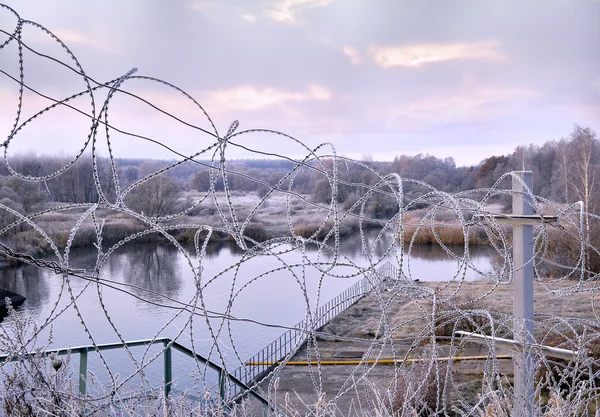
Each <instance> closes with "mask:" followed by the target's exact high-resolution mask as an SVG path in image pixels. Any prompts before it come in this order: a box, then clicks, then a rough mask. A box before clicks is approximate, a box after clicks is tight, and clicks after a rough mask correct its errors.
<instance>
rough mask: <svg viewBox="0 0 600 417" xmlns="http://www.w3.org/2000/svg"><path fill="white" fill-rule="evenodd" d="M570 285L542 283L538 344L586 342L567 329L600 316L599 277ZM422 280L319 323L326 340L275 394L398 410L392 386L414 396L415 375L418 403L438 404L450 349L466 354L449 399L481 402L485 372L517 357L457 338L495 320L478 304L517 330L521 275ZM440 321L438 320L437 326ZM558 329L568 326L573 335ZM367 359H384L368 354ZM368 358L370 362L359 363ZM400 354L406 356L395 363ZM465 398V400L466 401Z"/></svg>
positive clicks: (288, 373)
mask: <svg viewBox="0 0 600 417" xmlns="http://www.w3.org/2000/svg"><path fill="white" fill-rule="evenodd" d="M567 286H568V284H567V283H563V284H561V283H549V282H546V283H541V282H540V283H536V285H535V290H534V291H535V307H534V309H535V312H536V317H537V319H536V325H535V337H536V340H537V342H538V343H542V344H546V345H551V346H557V345H558V346H560V347H562V348H564V349H574V350H575V349H577V348H578V347H577V346H576V345H575V344H576V343H578V342H581V340H576V338H573V339H571V340H569V339H565V337H564V336H567V337H568V336H569V332H568V331H569V330H574V329H577V326H574V327H571V328H570V329H569V326H568V322H569V320H572V319H587V320H590V322H591V323H593V322H597V320H596V317H595V315H594V313H593V311H592V309H591V308H590V306H591V294H592V292H591V291H593V284H591V283H589V284H585V285H583V286H582V287H581V288H580V290H581V291H578V292H575V293H573V294H570V295H569V296H559V295H557V294H556V293H554V292H553V291H556V290H558V289H560V288H563V289H564V288H565V287H567ZM415 287H418V288H417V289H416V290H414V291H408V290H407V287H406V286H402V287H400V286H398V287H390V288H388V291H375V290H374V291H372V292H371V293H369V294H368V295H366V296H365V297H364V298H362V299H360V300H358V301H357V302H356V303H355V304H354V305H352V306H351V307H349V308H348V309H347V310H345V311H343V312H342V313H340V314H339V315H338V316H337V317H335V318H334V319H332V320H331V321H330V322H329V323H328V324H326V325H325V326H323V327H322V328H321V329H319V330H318V332H317V335H318V336H317V340H316V342H311V343H309V344H308V345H304V346H303V347H302V348H301V349H300V350H299V351H298V352H297V353H296V354H295V355H294V356H293V357H292V358H290V361H291V362H294V363H298V364H299V365H286V366H284V367H282V368H281V369H280V370H278V371H277V372H275V373H274V374H273V375H271V377H270V378H267V379H266V380H264V381H263V382H262V383H261V387H262V388H263V389H264V390H265V392H270V393H271V398H272V399H273V396H274V395H275V398H279V399H280V401H279V402H278V405H279V406H281V407H283V408H284V409H285V410H286V411H299V412H300V413H301V414H303V413H306V412H308V411H310V410H314V407H315V404H316V403H317V402H319V401H320V399H322V398H324V400H325V401H323V405H322V407H323V409H324V410H329V411H332V412H335V413H336V414H337V413H342V414H343V415H355V414H356V415H363V414H365V411H369V412H371V413H373V410H380V411H381V410H383V411H385V410H387V412H384V413H380V414H382V415H387V414H388V412H389V410H390V409H395V410H396V411H398V409H397V407H398V402H396V403H395V404H392V403H391V400H388V398H390V395H393V394H394V393H395V394H396V395H405V394H406V392H407V390H409V388H408V387H407V384H408V385H410V383H415V385H414V386H413V387H412V389H413V390H414V391H413V392H411V396H412V395H413V394H414V395H416V397H417V398H420V400H417V401H414V403H415V404H417V405H419V401H423V403H427V405H428V406H431V407H433V408H434V409H435V407H436V398H439V397H438V395H437V394H436V393H439V391H438V389H441V388H439V387H437V388H436V382H435V381H436V378H435V374H436V372H438V371H435V369H439V372H441V371H442V370H445V369H446V367H447V365H446V364H447V358H456V359H451V361H452V364H451V365H448V366H449V368H448V369H451V372H452V377H451V379H446V380H445V381H444V377H443V376H442V377H441V378H442V379H441V381H440V383H441V384H442V385H440V387H441V386H443V385H444V384H448V386H447V389H446V390H445V391H444V392H445V394H444V395H447V401H448V405H450V404H452V405H454V406H458V407H459V408H460V407H467V406H469V407H470V406H476V404H477V402H478V401H479V398H480V394H481V391H482V378H483V376H484V374H485V373H489V372H490V369H491V367H495V369H496V372H498V374H499V375H501V376H502V377H503V378H506V380H507V381H511V380H512V376H513V362H512V357H511V356H509V355H507V353H508V352H506V351H502V349H498V350H497V351H496V352H495V354H496V357H495V360H497V362H496V363H493V362H492V358H491V357H490V355H489V352H490V347H489V346H487V345H485V344H477V343H473V342H468V343H464V342H460V341H457V340H455V341H454V342H452V343H450V339H449V336H451V335H452V334H453V333H454V331H455V330H460V329H469V330H470V331H477V332H479V333H482V332H483V333H485V327H486V323H485V320H481V313H479V315H478V314H477V313H476V311H479V312H481V311H484V310H485V311H488V312H489V314H490V317H494V318H495V319H498V320H499V321H498V323H497V325H495V328H496V331H498V332H499V334H498V335H499V336H501V337H502V336H503V337H507V336H508V335H506V334H502V332H503V331H505V330H507V329H508V328H509V327H510V328H512V320H510V318H509V317H508V315H510V314H511V313H512V298H513V286H512V285H511V284H501V285H495V284H494V283H493V282H488V281H483V280H480V281H471V282H465V283H460V284H459V283H448V282H430V283H425V284H417V285H415ZM434 292H435V293H436V299H439V300H440V306H439V310H438V312H437V313H436V314H437V318H436V319H435V320H434V319H433V317H434V316H435V314H434V313H433V311H432V303H431V300H432V298H433V296H432V295H433V293H434ZM409 294H412V296H413V297H415V298H413V297H409V296H408V295H409ZM427 294H429V296H428V295H427ZM486 294H488V295H486ZM484 295H486V296H484ZM467 316H470V317H471V319H472V320H474V321H475V322H477V324H478V325H479V326H481V327H480V328H479V329H476V328H468V326H467V327H465V324H466V320H465V321H462V319H461V317H463V318H464V317H467ZM558 317H560V319H559V318H558ZM432 323H435V325H434V326H436V328H435V330H434V327H432ZM448 323H452V326H448V325H447V324H448ZM487 324H488V325H489V323H487ZM571 325H574V322H571ZM455 326H456V327H455ZM488 334H489V333H488ZM557 335H563V338H562V339H561V338H558V337H557ZM571 337H572V336H571ZM510 338H512V336H510ZM592 338H593V335H592ZM434 339H435V341H436V343H435V349H436V357H437V361H436V363H437V364H438V365H436V366H439V368H433V369H434V370H431V369H429V368H428V367H427V364H428V363H429V362H428V361H429V359H428V358H431V349H432V346H434V345H433V344H432V342H433V340H434ZM392 340H393V344H392V343H391V341H392ZM597 353H598V352H594V353H592V354H593V355H595V354H597ZM405 358H408V361H407V362H404V359H405ZM367 360H369V361H373V362H374V363H371V362H369V363H367V362H366V361H367ZM303 361H310V362H311V364H312V365H311V366H308V365H300V364H301V363H302V362H303ZM357 361H358V362H357ZM361 361H364V362H362V363H360V364H359V362H361ZM395 361H398V362H396V364H395V365H394V362H395ZM317 362H320V363H321V365H317ZM333 364H335V365H333ZM428 369H429V370H428ZM444 372H445V371H444ZM415 378H416V379H415ZM536 378H541V376H540V375H538V376H537V377H536ZM275 381H277V382H275ZM409 381H413V382H410V383H409ZM275 386H277V389H276V390H275V388H274V387H275ZM269 390H270V391H269ZM275 391H276V393H275ZM324 393H326V394H324ZM322 396H324V397H322ZM284 398H285V399H286V400H285V401H283V400H282V399H284ZM461 401H465V402H463V403H462V404H461ZM421 405H422V404H421ZM448 410H450V408H449V409H448Z"/></svg>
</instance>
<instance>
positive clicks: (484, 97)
mask: <svg viewBox="0 0 600 417" xmlns="http://www.w3.org/2000/svg"><path fill="white" fill-rule="evenodd" d="M536 97H538V94H537V93H536V92H534V91H532V90H527V89H522V88H476V89H474V90H473V91H470V92H468V93H459V94H454V95H449V94H447V95H443V96H433V97H428V98H425V99H421V100H417V101H414V102H412V103H409V104H407V105H405V106H401V107H399V108H396V109H395V111H394V112H393V114H392V117H391V118H390V119H389V120H388V128H392V129H393V128H394V127H395V126H402V127H408V128H410V127H417V128H418V129H421V128H427V127H429V126H432V125H437V124H453V123H478V122H483V121H488V120H492V119H494V118H497V117H498V116H501V115H502V114H504V113H506V112H507V111H511V108H512V107H513V104H514V103H520V102H523V101H528V100H532V99H534V98H536ZM508 103H511V106H506V104H508Z"/></svg>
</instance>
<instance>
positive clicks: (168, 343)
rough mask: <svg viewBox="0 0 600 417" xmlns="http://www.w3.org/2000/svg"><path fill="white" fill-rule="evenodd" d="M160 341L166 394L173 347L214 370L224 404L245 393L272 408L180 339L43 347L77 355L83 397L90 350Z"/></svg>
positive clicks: (18, 357)
mask: <svg viewBox="0 0 600 417" xmlns="http://www.w3.org/2000/svg"><path fill="white" fill-rule="evenodd" d="M156 344H159V345H160V344H162V345H163V352H162V356H163V387H162V388H163V390H164V395H165V397H167V396H169V395H170V394H171V391H172V389H173V386H172V385H173V359H172V351H173V350H176V351H178V352H180V353H183V354H184V355H186V356H188V357H190V358H192V359H194V360H196V361H199V362H201V363H204V364H206V365H207V366H208V367H209V368H210V369H212V370H214V371H216V372H217V374H218V383H217V384H218V391H219V400H220V401H221V402H222V404H223V405H228V404H231V403H232V402H233V401H236V400H238V399H240V398H241V396H245V395H248V396H250V397H252V398H254V399H256V400H257V401H258V402H259V403H260V404H261V405H262V406H263V411H265V412H266V410H267V409H268V408H271V407H270V405H269V402H268V401H267V400H266V399H265V398H264V397H262V396H261V395H259V394H258V393H256V392H254V391H252V390H251V389H250V387H248V386H247V385H246V384H245V383H244V382H243V381H241V380H240V379H238V378H237V377H236V376H234V375H231V374H229V373H228V372H227V371H226V370H225V369H223V368H222V367H221V366H220V365H218V364H216V363H214V362H212V361H211V360H209V359H207V358H205V357H203V356H201V355H199V354H197V353H196V352H194V351H193V350H191V349H189V348H187V347H186V346H184V345H182V344H180V343H179V342H177V341H175V340H172V339H169V338H166V337H165V338H156V339H144V340H135V341H129V342H125V343H121V342H116V343H107V344H97V345H95V346H92V345H88V346H77V347H71V348H61V349H49V350H47V351H45V352H44V353H45V354H50V353H55V354H57V355H68V354H69V355H72V354H74V353H75V354H78V355H79V374H78V375H79V394H80V396H81V397H82V398H85V397H86V394H87V375H88V354H89V353H90V352H102V351H107V350H115V349H123V348H125V347H127V348H133V347H136V346H149V345H156ZM36 354H37V353H36V352H28V353H25V354H19V355H0V361H1V362H6V361H11V362H17V361H22V360H27V359H29V358H32V357H34V356H35V355H36Z"/></svg>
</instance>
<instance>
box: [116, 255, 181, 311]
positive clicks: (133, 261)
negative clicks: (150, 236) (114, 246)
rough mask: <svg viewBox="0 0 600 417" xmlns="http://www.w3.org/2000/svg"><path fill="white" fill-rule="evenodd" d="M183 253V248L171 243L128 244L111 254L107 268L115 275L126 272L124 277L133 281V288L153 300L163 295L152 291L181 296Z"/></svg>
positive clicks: (172, 296)
mask: <svg viewBox="0 0 600 417" xmlns="http://www.w3.org/2000/svg"><path fill="white" fill-rule="evenodd" d="M179 256H180V253H179V251H178V250H177V249H176V248H175V247H174V246H172V245H167V244H164V245H136V246H128V247H124V248H122V249H120V250H119V252H118V253H116V254H115V255H112V256H111V257H110V258H108V261H107V264H106V268H107V269H108V270H109V271H110V275H111V276H120V275H123V278H124V281H125V282H126V283H127V284H131V285H132V286H133V287H132V291H133V292H134V293H136V294H138V295H142V296H144V297H148V298H150V299H151V300H153V301H156V300H157V299H160V298H162V297H157V296H156V295H154V294H152V293H158V294H163V295H166V296H168V297H171V298H177V296H178V293H179V290H180V287H181V271H180V268H179V265H178V257H179ZM123 271H127V273H125V274H123ZM143 290H148V291H150V293H149V292H148V291H143Z"/></svg>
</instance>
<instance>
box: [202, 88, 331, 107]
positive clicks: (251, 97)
mask: <svg viewBox="0 0 600 417" xmlns="http://www.w3.org/2000/svg"><path fill="white" fill-rule="evenodd" d="M205 97H206V99H207V102H208V103H209V105H208V106H207V108H208V109H211V110H212V109H215V108H217V109H224V110H245V111H256V110H263V109H266V108H269V107H274V106H281V105H283V104H285V103H288V102H300V101H307V100H319V101H327V100H330V99H331V98H332V93H331V92H330V91H329V90H328V89H327V88H325V87H322V86H319V85H311V86H309V87H308V88H307V89H306V91H300V92H293V91H286V90H279V89H276V88H271V87H266V88H258V87H254V86H251V85H247V86H241V87H235V88H230V89H225V90H215V91H209V92H207V93H206V94H205Z"/></svg>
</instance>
